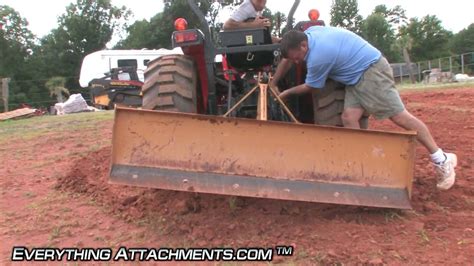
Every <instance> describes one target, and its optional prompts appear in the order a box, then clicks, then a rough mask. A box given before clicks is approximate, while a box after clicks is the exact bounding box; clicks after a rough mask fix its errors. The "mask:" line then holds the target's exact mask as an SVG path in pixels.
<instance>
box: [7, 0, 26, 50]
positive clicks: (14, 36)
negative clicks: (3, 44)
mask: <svg viewBox="0 0 474 266" xmlns="http://www.w3.org/2000/svg"><path fill="white" fill-rule="evenodd" d="M0 21H2V22H3V23H5V25H3V29H2V30H0V31H2V33H3V38H5V39H6V40H8V41H11V42H15V43H17V44H19V45H20V46H21V47H22V48H25V49H27V48H31V47H32V45H33V41H34V35H33V34H32V33H31V31H30V30H29V29H28V21H27V20H26V19H25V18H22V17H21V16H20V13H18V12H17V11H16V10H15V9H13V8H11V7H9V6H6V5H0Z"/></svg>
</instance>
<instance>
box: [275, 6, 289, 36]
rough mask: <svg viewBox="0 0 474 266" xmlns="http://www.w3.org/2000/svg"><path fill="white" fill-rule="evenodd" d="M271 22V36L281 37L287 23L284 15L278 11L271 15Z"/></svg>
mask: <svg viewBox="0 0 474 266" xmlns="http://www.w3.org/2000/svg"><path fill="white" fill-rule="evenodd" d="M271 21H272V26H273V30H272V35H273V36H276V37H281V36H282V35H283V30H284V29H285V27H286V24H287V22H288V18H287V17H286V15H285V14H284V13H282V12H280V11H278V12H276V13H275V14H273V15H272V18H271Z"/></svg>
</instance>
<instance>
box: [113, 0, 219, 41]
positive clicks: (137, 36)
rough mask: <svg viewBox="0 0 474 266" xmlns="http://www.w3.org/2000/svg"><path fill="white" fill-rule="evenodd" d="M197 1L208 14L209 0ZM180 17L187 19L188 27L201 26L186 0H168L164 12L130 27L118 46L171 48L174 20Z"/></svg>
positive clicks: (200, 7)
mask: <svg viewBox="0 0 474 266" xmlns="http://www.w3.org/2000/svg"><path fill="white" fill-rule="evenodd" d="M197 2H198V6H199V9H200V10H201V11H202V12H203V13H204V14H207V13H208V11H209V9H210V4H209V1H205V0H199V1H197ZM180 17H182V18H185V19H186V20H187V22H188V28H201V25H200V23H199V20H198V18H197V16H196V15H195V14H194V12H193V11H192V9H191V8H190V7H189V6H188V3H187V1H186V0H174V1H166V2H165V8H164V10H163V12H161V13H158V14H156V15H155V16H154V17H152V18H151V19H150V22H149V23H148V25H146V20H142V21H138V22H135V23H134V24H132V26H130V27H128V29H127V31H128V33H129V35H128V37H127V38H126V39H125V40H123V41H121V42H120V43H119V44H118V45H117V48H122V49H141V48H149V49H158V48H168V49H169V48H171V34H172V33H173V31H174V30H175V29H174V21H175V20H176V19H177V18H180Z"/></svg>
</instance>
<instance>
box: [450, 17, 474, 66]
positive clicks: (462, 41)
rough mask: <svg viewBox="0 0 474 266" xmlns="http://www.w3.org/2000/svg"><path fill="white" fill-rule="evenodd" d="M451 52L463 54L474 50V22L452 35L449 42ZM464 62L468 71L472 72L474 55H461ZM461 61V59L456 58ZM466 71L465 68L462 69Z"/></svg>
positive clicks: (458, 61)
mask: <svg viewBox="0 0 474 266" xmlns="http://www.w3.org/2000/svg"><path fill="white" fill-rule="evenodd" d="M450 47H451V52H452V53H454V54H464V53H470V52H471V53H472V52H474V23H472V24H471V25H469V27H467V28H465V29H463V30H462V31H460V32H458V33H457V34H455V35H454V37H453V38H452V39H451V43H450ZM463 60H464V64H465V65H466V66H468V68H469V70H470V73H474V55H473V54H470V55H465V56H463ZM457 63H458V64H460V63H461V59H460V58H459V59H457ZM464 70H465V71H467V68H465V69H464Z"/></svg>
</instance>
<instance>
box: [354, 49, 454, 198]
mask: <svg viewBox="0 0 474 266" xmlns="http://www.w3.org/2000/svg"><path fill="white" fill-rule="evenodd" d="M353 94H354V95H356V97H357V99H358V102H359V103H360V105H361V106H362V107H363V108H364V109H365V110H367V111H368V112H369V113H370V114H372V115H373V116H374V117H375V118H376V119H378V120H381V119H386V118H390V119H391V120H392V121H393V122H394V123H395V124H396V125H398V126H400V127H402V128H404V129H408V130H413V131H417V133H418V136H417V139H418V141H419V142H420V143H421V144H422V145H423V146H424V147H426V149H427V150H428V152H429V153H430V156H431V160H432V161H433V163H434V165H435V168H436V171H437V176H438V184H437V187H438V188H439V189H449V188H451V187H452V185H453V184H454V181H455V176H456V173H455V171H454V168H455V167H456V164H457V157H456V155H455V154H453V153H444V152H443V151H442V150H441V149H440V148H439V147H438V145H437V144H436V142H435V141H434V139H433V137H432V135H431V133H430V131H429V129H428V127H427V126H426V125H425V124H424V123H423V122H422V121H420V120H419V119H418V118H416V117H415V116H413V115H412V114H410V113H409V112H408V111H407V110H406V109H405V106H404V105H403V102H402V100H401V98H400V95H399V93H398V91H397V89H396V88H395V84H394V82H393V76H392V70H391V67H390V65H389V64H388V62H387V61H386V60H385V59H384V58H382V59H381V60H380V61H379V62H377V63H376V64H374V65H373V66H372V67H370V68H369V69H368V70H367V71H366V72H365V73H364V75H363V77H362V78H361V81H360V82H359V83H358V84H356V85H355V86H354V91H353Z"/></svg>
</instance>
